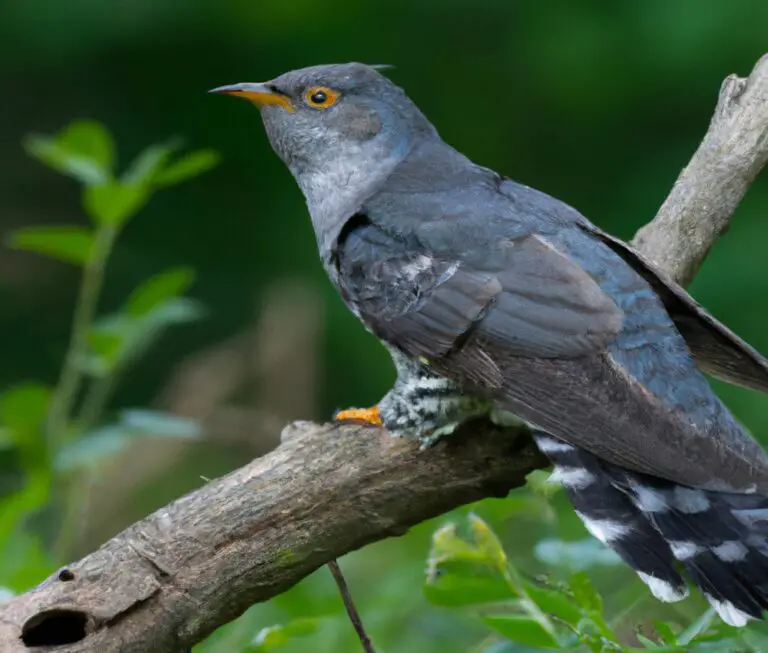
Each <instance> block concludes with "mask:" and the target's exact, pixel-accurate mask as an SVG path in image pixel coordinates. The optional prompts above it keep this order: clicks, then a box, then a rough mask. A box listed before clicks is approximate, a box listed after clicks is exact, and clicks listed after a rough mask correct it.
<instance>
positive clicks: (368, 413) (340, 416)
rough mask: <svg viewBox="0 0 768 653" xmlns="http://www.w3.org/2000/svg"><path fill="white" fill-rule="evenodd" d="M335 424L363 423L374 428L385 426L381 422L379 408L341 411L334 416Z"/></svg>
mask: <svg viewBox="0 0 768 653" xmlns="http://www.w3.org/2000/svg"><path fill="white" fill-rule="evenodd" d="M333 420H334V421H335V422H363V423H364V424H371V425H373V426H383V425H384V422H382V421H381V413H380V412H379V407H378V406H373V407H372V408H348V409H347V410H340V411H339V412H338V413H336V415H335V416H334V418H333Z"/></svg>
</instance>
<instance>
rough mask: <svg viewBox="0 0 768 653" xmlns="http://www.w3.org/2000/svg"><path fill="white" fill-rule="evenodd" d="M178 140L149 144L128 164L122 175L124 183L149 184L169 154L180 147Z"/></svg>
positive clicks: (151, 183) (152, 181)
mask: <svg viewBox="0 0 768 653" xmlns="http://www.w3.org/2000/svg"><path fill="white" fill-rule="evenodd" d="M180 145H181V143H180V142H179V141H178V140H172V141H170V142H168V143H165V144H159V145H150V146H149V147H147V148H146V149H144V150H143V151H142V152H141V153H140V154H139V155H138V156H137V157H136V158H135V159H134V160H133V161H132V162H131V165H130V166H128V169H127V170H126V171H125V173H124V174H123V176H122V181H123V183H124V184H128V185H132V184H144V185H148V186H151V185H153V184H154V181H155V177H156V176H157V174H158V172H160V171H161V170H162V169H163V167H164V166H165V163H166V161H168V159H169V158H170V156H171V154H173V152H174V151H175V150H177V149H178V148H179V147H180Z"/></svg>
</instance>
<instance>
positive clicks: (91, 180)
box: [24, 120, 115, 185]
mask: <svg viewBox="0 0 768 653" xmlns="http://www.w3.org/2000/svg"><path fill="white" fill-rule="evenodd" d="M24 148H25V149H26V151H27V153H28V154H29V155H30V156H32V157H34V158H36V159H38V160H39V161H41V162H43V163H44V164H46V165H47V166H49V167H51V168H53V169H54V170H58V171H59V172H62V173H64V174H66V175H69V176H70V177H74V178H75V179H77V180H78V181H80V182H82V183H84V184H86V185H93V184H104V183H106V182H107V181H109V179H111V177H112V169H113V166H114V162H115V145H114V141H113V139H112V135H111V134H110V133H109V131H107V129H106V128H105V127H104V126H103V125H102V124H100V123H98V122H95V121H93V120H79V121H75V122H73V123H71V124H70V125H68V126H67V127H65V128H64V129H62V130H61V131H60V132H59V133H58V134H56V135H55V136H41V135H38V134H32V135H30V136H28V137H27V138H26V139H24Z"/></svg>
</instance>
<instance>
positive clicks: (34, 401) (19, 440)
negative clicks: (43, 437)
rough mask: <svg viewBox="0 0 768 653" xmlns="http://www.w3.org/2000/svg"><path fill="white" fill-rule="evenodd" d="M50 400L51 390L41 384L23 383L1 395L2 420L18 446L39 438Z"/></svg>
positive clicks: (0, 416)
mask: <svg viewBox="0 0 768 653" xmlns="http://www.w3.org/2000/svg"><path fill="white" fill-rule="evenodd" d="M50 398H51V391H50V389H49V388H48V387H47V386H45V385H43V384H41V383H21V384H19V385H16V386H13V387H12V388H10V389H9V390H6V391H5V392H4V393H3V394H2V395H0V420H1V421H2V423H3V425H4V426H5V428H6V429H8V430H9V431H10V434H11V437H12V439H13V441H14V442H15V443H16V444H17V445H20V446H23V445H25V444H28V441H29V439H30V438H33V439H34V438H36V437H37V435H38V429H39V427H40V425H41V424H42V423H43V420H44V419H45V416H46V413H47V412H48V404H49V403H50Z"/></svg>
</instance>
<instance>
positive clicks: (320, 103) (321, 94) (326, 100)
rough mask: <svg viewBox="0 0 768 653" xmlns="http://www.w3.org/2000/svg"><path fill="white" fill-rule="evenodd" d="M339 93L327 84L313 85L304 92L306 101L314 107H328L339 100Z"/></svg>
mask: <svg viewBox="0 0 768 653" xmlns="http://www.w3.org/2000/svg"><path fill="white" fill-rule="evenodd" d="M340 96H341V93H338V92H336V91H334V90H333V89H332V88H328V87H327V86H313V87H312V88H310V89H309V90H307V91H306V93H304V100H305V101H306V103H307V104H308V105H309V106H311V107H314V108H315V109H328V108H329V107H332V106H333V105H334V104H336V102H338V101H339V97H340Z"/></svg>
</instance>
